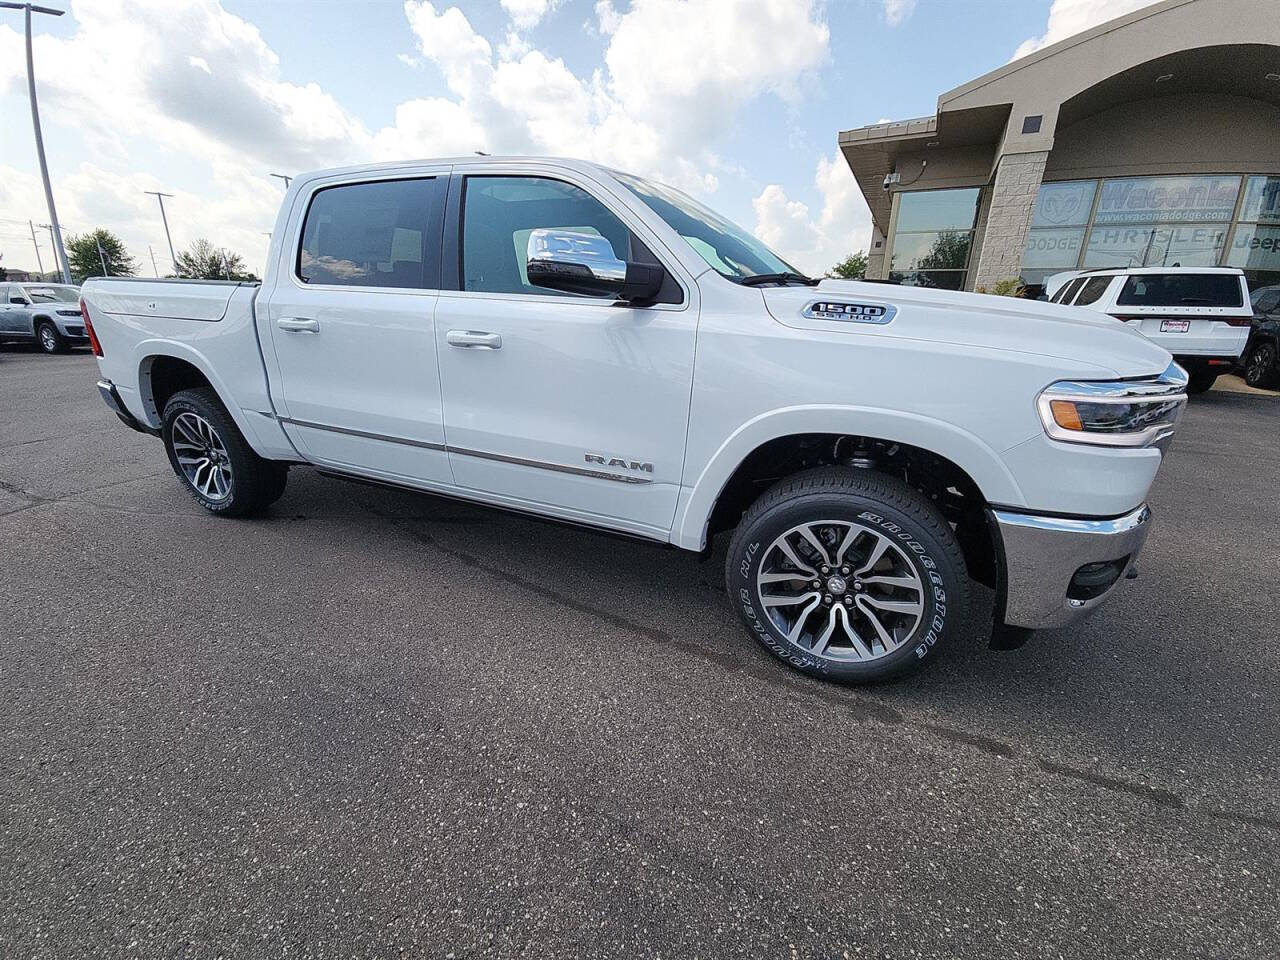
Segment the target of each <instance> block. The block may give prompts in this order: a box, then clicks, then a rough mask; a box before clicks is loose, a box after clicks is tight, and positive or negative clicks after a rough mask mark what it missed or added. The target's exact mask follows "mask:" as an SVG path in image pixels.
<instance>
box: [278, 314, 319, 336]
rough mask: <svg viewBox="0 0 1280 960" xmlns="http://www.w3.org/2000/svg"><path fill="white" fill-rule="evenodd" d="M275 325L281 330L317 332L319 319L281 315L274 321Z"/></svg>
mask: <svg viewBox="0 0 1280 960" xmlns="http://www.w3.org/2000/svg"><path fill="white" fill-rule="evenodd" d="M276 326H277V327H279V328H280V329H281V330H286V331H288V332H289V333H319V332H320V321H319V320H309V319H304V318H302V317H281V318H280V319H279V320H277V321H276Z"/></svg>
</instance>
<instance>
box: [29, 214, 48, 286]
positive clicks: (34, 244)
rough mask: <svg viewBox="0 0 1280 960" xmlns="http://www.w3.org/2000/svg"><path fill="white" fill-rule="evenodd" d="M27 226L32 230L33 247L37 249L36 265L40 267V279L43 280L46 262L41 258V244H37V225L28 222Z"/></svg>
mask: <svg viewBox="0 0 1280 960" xmlns="http://www.w3.org/2000/svg"><path fill="white" fill-rule="evenodd" d="M27 226H28V227H30V228H31V245H32V246H33V247H35V248H36V263H37V264H38V265H39V267H40V279H41V280H43V279H44V260H42V259H41V257H40V244H39V243H37V242H36V225H35V224H34V223H32V222H31V221H30V220H28V221H27Z"/></svg>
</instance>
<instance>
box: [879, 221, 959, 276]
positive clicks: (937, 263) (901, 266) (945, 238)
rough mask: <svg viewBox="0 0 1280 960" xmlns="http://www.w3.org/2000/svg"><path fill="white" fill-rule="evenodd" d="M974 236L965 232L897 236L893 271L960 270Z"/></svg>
mask: <svg viewBox="0 0 1280 960" xmlns="http://www.w3.org/2000/svg"><path fill="white" fill-rule="evenodd" d="M972 242H973V234H972V233H971V232H969V231H968V230H944V231H942V232H940V233H906V234H898V236H897V239H895V240H894V243H893V257H892V269H894V270H963V269H964V268H965V266H966V265H967V264H968V262H969V245H970V244H971V243H972Z"/></svg>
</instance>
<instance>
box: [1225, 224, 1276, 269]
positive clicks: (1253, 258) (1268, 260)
mask: <svg viewBox="0 0 1280 960" xmlns="http://www.w3.org/2000/svg"><path fill="white" fill-rule="evenodd" d="M1227 266H1229V267H1241V268H1242V269H1244V270H1276V271H1280V226H1275V227H1271V226H1266V225H1264V224H1259V223H1242V224H1240V225H1239V226H1238V227H1236V235H1235V238H1234V239H1233V240H1232V241H1231V250H1230V252H1228V254H1227Z"/></svg>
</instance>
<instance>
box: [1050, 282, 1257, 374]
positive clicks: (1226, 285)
mask: <svg viewBox="0 0 1280 960" xmlns="http://www.w3.org/2000/svg"><path fill="white" fill-rule="evenodd" d="M1045 293H1047V294H1048V295H1049V301H1050V302H1051V303H1061V304H1066V305H1072V306H1077V307H1087V308H1088V309H1090V310H1097V311H1098V312H1100V313H1106V314H1110V315H1111V316H1113V317H1115V318H1116V319H1117V320H1121V321H1123V322H1124V323H1126V324H1128V325H1129V326H1130V327H1134V328H1136V329H1137V330H1139V331H1140V332H1141V333H1142V335H1143V336H1144V337H1146V338H1147V339H1149V340H1151V341H1152V342H1154V343H1158V344H1160V346H1162V347H1164V348H1165V349H1166V350H1168V351H1169V352H1170V353H1171V354H1173V358H1174V360H1176V361H1177V362H1178V363H1179V364H1180V365H1181V366H1182V367H1183V368H1185V369H1186V371H1187V373H1188V374H1190V377H1191V380H1190V383H1189V384H1188V386H1187V390H1188V392H1189V393H1204V392H1205V391H1206V390H1208V389H1209V388H1210V387H1212V386H1213V383H1214V381H1215V380H1217V379H1218V376H1219V374H1223V373H1230V372H1231V368H1232V367H1234V366H1235V365H1236V364H1237V363H1239V362H1240V355H1241V354H1242V353H1243V352H1244V347H1245V343H1246V342H1248V339H1249V328H1250V326H1251V324H1252V322H1253V307H1252V305H1251V304H1250V302H1249V285H1248V283H1247V282H1246V280H1245V276H1244V271H1242V270H1238V269H1236V268H1235V267H1128V268H1118V269H1111V270H1084V271H1072V272H1067V273H1058V274H1054V275H1053V276H1052V277H1050V278H1049V279H1048V281H1047V282H1046V284H1045Z"/></svg>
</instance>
